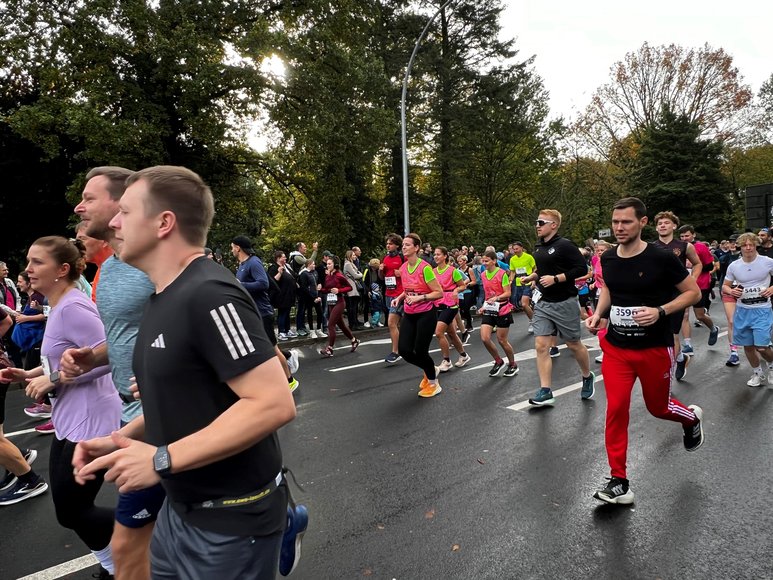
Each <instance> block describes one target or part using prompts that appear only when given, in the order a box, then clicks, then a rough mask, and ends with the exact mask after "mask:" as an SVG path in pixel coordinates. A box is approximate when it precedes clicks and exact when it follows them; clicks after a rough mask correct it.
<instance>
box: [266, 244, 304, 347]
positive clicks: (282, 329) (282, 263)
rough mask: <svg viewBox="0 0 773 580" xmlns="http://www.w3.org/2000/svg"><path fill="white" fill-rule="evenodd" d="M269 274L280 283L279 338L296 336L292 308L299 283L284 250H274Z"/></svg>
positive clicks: (277, 307) (277, 303)
mask: <svg viewBox="0 0 773 580" xmlns="http://www.w3.org/2000/svg"><path fill="white" fill-rule="evenodd" d="M268 275H269V276H271V277H272V278H273V279H274V280H275V281H276V283H277V284H278V285H279V295H278V296H277V298H276V302H275V303H274V305H275V306H276V309H277V317H276V323H277V327H278V329H279V340H288V339H290V338H296V337H297V336H298V335H297V334H296V333H295V332H293V330H292V329H291V328H290V310H292V307H293V305H294V304H295V297H296V294H297V292H296V290H297V284H296V282H295V274H293V271H292V269H290V266H288V265H287V256H286V255H285V253H284V252H283V251H282V250H277V251H276V252H274V263H273V264H271V266H269V268H268Z"/></svg>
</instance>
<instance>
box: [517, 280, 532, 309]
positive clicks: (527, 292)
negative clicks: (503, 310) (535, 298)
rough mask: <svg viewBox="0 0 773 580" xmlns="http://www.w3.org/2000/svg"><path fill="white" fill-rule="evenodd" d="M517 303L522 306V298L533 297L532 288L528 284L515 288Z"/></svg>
mask: <svg viewBox="0 0 773 580" xmlns="http://www.w3.org/2000/svg"><path fill="white" fill-rule="evenodd" d="M514 288H515V301H516V302H517V303H518V304H520V303H521V298H522V297H524V296H531V286H529V285H528V284H527V285H525V286H515V287H514Z"/></svg>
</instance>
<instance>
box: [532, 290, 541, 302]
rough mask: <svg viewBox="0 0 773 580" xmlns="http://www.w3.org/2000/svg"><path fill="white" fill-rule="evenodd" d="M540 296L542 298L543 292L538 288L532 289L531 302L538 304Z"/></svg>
mask: <svg viewBox="0 0 773 580" xmlns="http://www.w3.org/2000/svg"><path fill="white" fill-rule="evenodd" d="M540 298H542V292H540V291H539V290H537V289H536V288H535V289H534V290H532V291H531V302H532V304H536V303H537V302H539V299H540Z"/></svg>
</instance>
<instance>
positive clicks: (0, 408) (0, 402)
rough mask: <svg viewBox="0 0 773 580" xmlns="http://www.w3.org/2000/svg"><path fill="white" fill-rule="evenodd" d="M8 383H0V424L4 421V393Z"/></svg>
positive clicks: (6, 390)
mask: <svg viewBox="0 0 773 580" xmlns="http://www.w3.org/2000/svg"><path fill="white" fill-rule="evenodd" d="M8 386H9V383H0V425H2V424H3V423H5V394H6V393H7V392H8Z"/></svg>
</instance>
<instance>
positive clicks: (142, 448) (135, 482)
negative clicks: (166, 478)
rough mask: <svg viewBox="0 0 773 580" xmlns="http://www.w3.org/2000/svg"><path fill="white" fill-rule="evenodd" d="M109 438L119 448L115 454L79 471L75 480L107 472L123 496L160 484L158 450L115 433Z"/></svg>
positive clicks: (103, 457) (106, 475)
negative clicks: (154, 457)
mask: <svg viewBox="0 0 773 580" xmlns="http://www.w3.org/2000/svg"><path fill="white" fill-rule="evenodd" d="M110 438H111V439H112V442H113V443H114V444H115V447H116V448H117V449H116V451H113V452H112V453H110V454H108V455H104V456H102V457H98V458H96V459H94V460H93V461H91V462H90V463H88V464H87V465H85V466H84V467H83V468H82V469H80V470H79V471H78V473H77V474H76V477H81V478H87V477H88V476H91V475H93V474H95V473H97V472H98V471H101V470H103V469H107V473H105V481H114V482H115V484H116V486H118V491H119V492H121V493H126V492H129V491H137V490H138V489H146V488H148V487H152V486H154V485H156V484H157V483H158V482H160V481H161V477H160V476H159V475H158V473H156V470H155V469H153V456H154V455H155V454H156V447H154V446H153V445H148V444H147V443H143V442H142V441H136V440H134V439H129V438H128V437H124V436H123V435H121V434H120V433H118V432H117V431H114V432H113V433H112V434H111V435H110Z"/></svg>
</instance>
